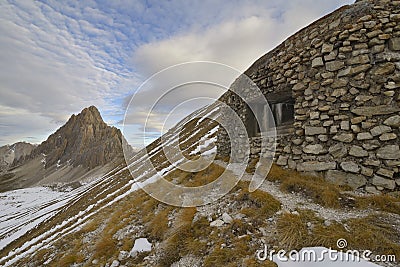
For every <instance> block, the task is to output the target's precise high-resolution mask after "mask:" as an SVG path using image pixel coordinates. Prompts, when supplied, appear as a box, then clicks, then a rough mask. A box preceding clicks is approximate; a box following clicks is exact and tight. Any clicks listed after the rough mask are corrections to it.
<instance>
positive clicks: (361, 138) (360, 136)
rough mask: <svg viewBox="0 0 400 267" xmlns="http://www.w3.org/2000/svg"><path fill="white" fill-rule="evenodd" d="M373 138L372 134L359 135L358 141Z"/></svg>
mask: <svg viewBox="0 0 400 267" xmlns="http://www.w3.org/2000/svg"><path fill="white" fill-rule="evenodd" d="M373 138H374V137H373V136H372V134H370V133H368V132H365V133H359V134H357V140H359V141H363V140H370V139H373Z"/></svg>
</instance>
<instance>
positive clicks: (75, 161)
mask: <svg viewBox="0 0 400 267" xmlns="http://www.w3.org/2000/svg"><path fill="white" fill-rule="evenodd" d="M122 138H123V137H122V133H121V131H120V130H119V129H117V128H115V127H111V126H108V125H107V124H106V123H105V122H104V121H103V119H102V117H101V115H100V112H99V110H98V109H97V108H96V107H94V106H91V107H88V108H85V109H83V110H82V111H81V113H79V114H78V115H72V116H71V117H70V118H69V120H68V121H67V123H66V124H65V125H63V126H62V127H60V128H59V129H58V130H57V131H56V132H55V133H53V134H51V135H50V136H49V137H48V138H47V140H46V141H44V142H43V143H41V144H40V145H38V146H37V147H35V148H33V150H32V152H31V153H30V154H28V155H24V156H21V157H19V158H16V159H15V160H14V161H13V162H12V164H11V165H10V166H9V167H8V172H7V173H5V174H4V173H3V174H2V175H1V176H0V191H7V190H13V189H17V188H25V187H29V186H36V185H52V184H60V183H61V184H69V183H76V182H81V181H84V180H87V179H92V178H96V177H100V176H102V175H103V174H105V173H106V172H107V171H109V170H110V169H112V168H113V167H115V164H117V162H121V161H122V160H123V150H122Z"/></svg>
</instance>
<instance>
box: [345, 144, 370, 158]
mask: <svg viewBox="0 0 400 267" xmlns="http://www.w3.org/2000/svg"><path fill="white" fill-rule="evenodd" d="M349 155H350V156H353V157H357V158H363V157H368V151H366V150H364V149H363V148H362V147H360V146H352V147H351V148H350V151H349Z"/></svg>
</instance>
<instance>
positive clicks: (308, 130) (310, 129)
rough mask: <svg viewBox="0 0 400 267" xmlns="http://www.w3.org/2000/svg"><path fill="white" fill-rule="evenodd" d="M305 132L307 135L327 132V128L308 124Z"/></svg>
mask: <svg viewBox="0 0 400 267" xmlns="http://www.w3.org/2000/svg"><path fill="white" fill-rule="evenodd" d="M305 134H306V135H319V134H326V129H325V128H324V127H313V126H306V127H305Z"/></svg>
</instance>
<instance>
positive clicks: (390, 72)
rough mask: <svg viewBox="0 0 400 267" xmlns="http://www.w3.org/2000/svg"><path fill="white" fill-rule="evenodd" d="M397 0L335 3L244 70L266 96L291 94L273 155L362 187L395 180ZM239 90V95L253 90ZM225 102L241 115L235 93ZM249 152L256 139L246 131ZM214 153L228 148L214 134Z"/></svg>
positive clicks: (399, 109) (398, 165) (399, 181)
mask: <svg viewBox="0 0 400 267" xmlns="http://www.w3.org/2000/svg"><path fill="white" fill-rule="evenodd" d="M399 22H400V1H389V0H376V1H374V0H364V1H357V2H356V3H354V4H353V5H351V6H345V7H342V8H340V9H338V10H336V11H335V12H333V13H331V14H329V15H327V16H325V17H323V18H321V19H320V20H318V21H316V22H314V23H313V24H311V25H310V26H308V27H306V28H304V29H302V30H301V31H299V32H298V33H296V34H295V35H293V36H291V37H290V38H288V39H287V40H286V41H285V42H284V43H282V44H281V45H280V46H278V47H277V48H275V49H274V50H272V51H271V52H269V53H267V54H266V55H264V56H263V57H261V58H260V59H259V60H257V61H256V62H255V63H254V64H253V65H252V66H251V67H250V68H249V69H248V70H247V71H246V72H245V74H246V75H248V76H249V77H250V78H251V79H252V80H253V81H254V82H255V83H256V84H257V86H258V87H259V88H260V89H261V90H262V92H263V94H264V95H265V96H266V97H267V99H275V100H276V99H278V100H279V96H281V95H288V94H289V95H291V96H292V97H293V99H294V100H295V118H294V123H293V134H291V135H288V136H284V137H282V138H280V140H279V142H278V146H277V153H276V162H277V164H279V165H282V166H287V167H290V168H293V169H296V170H298V171H304V172H308V171H317V172H323V173H324V175H325V177H326V179H328V180H331V181H334V182H336V183H340V184H348V185H350V186H352V187H353V188H354V189H356V188H360V187H363V188H365V190H366V191H369V192H377V190H380V191H382V190H397V189H399V188H400V148H399V141H400V139H399V138H400V135H399V134H400V133H399V127H400V94H399V91H400V90H399V89H400V25H399ZM242 90H244V91H245V92H246V96H247V97H246V102H247V101H248V100H249V99H250V100H251V99H252V95H253V92H254V91H252V90H246V89H243V88H242ZM221 100H222V101H224V102H226V103H228V105H230V106H231V107H232V108H233V109H235V111H236V112H237V113H238V115H239V117H240V118H242V119H243V121H244V122H245V121H246V116H248V114H247V109H246V108H245V105H244V104H243V101H242V100H241V99H240V98H239V97H237V96H236V97H235V96H234V95H233V94H232V93H227V94H225V95H223V96H222V97H221ZM250 144H251V148H252V149H251V151H252V152H253V153H252V154H253V156H254V155H255V154H256V153H257V152H259V149H258V145H257V144H259V142H258V141H257V140H256V139H254V138H253V139H252V140H251V142H250ZM217 145H218V149H219V153H221V154H227V153H228V152H229V142H228V138H227V137H226V136H225V135H224V134H223V133H222V132H221V133H219V135H218V144H217Z"/></svg>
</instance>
